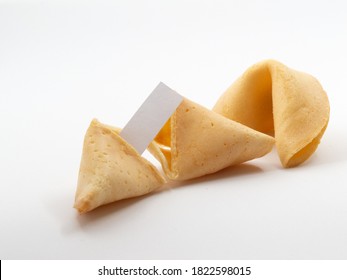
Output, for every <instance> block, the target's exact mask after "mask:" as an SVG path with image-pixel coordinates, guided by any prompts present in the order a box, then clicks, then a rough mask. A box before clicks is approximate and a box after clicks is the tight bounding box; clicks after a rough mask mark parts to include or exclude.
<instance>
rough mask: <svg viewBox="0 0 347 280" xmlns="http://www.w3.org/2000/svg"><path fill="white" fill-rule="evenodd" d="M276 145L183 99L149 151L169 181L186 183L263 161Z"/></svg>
mask: <svg viewBox="0 0 347 280" xmlns="http://www.w3.org/2000/svg"><path fill="white" fill-rule="evenodd" d="M273 145H274V139H273V137H270V136H268V135H266V134H263V133H261V132H258V131H255V130H253V129H251V128H249V127H246V126H244V125H242V124H240V123H237V122H235V121H232V120H229V119H227V118H225V117H223V116H221V115H219V114H217V113H215V112H213V111H211V110H208V109H206V108H204V107H203V106H201V105H199V104H196V103H194V102H192V101H190V100H188V99H184V101H183V102H182V103H181V105H180V106H179V107H178V108H177V110H176V112H175V113H174V114H173V116H172V117H171V118H170V120H169V122H168V123H167V124H166V125H165V126H164V127H163V129H162V130H161V131H160V133H159V134H158V135H157V137H156V138H155V140H154V141H153V142H152V144H151V145H150V148H149V150H150V151H151V152H152V154H153V155H154V156H155V157H156V158H157V159H159V160H160V161H161V163H162V166H163V169H164V171H165V174H166V175H167V176H168V177H169V178H170V179H174V180H186V179H191V178H196V177H199V176H203V175H205V174H210V173H214V172H216V171H218V170H221V169H223V168H225V167H228V166H231V165H235V164H239V163H242V162H245V161H248V160H251V159H254V158H258V157H261V156H263V155H265V154H266V153H268V152H270V151H271V149H272V147H273Z"/></svg>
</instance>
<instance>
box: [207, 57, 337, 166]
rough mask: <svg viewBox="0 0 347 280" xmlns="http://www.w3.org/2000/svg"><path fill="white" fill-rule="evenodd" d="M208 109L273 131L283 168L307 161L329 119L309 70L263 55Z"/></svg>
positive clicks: (322, 95)
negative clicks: (264, 59) (262, 57)
mask: <svg viewBox="0 0 347 280" xmlns="http://www.w3.org/2000/svg"><path fill="white" fill-rule="evenodd" d="M213 110H214V111H215V112H217V113H219V114H221V115H223V116H225V117H227V118H229V119H232V120H234V121H237V122H239V123H242V124H244V125H246V126H249V127H251V128H253V129H255V130H257V131H260V132H263V133H266V134H269V135H275V139H276V148H277V152H278V154H279V157H280V160H281V163H282V165H283V166H284V167H292V166H296V165H299V164H301V163H302V162H304V161H305V160H307V159H308V158H309V157H310V156H311V155H312V154H313V152H314V151H315V150H316V148H317V146H318V144H319V142H320V139H321V137H322V136H323V134H324V131H325V129H326V127H327V125H328V121H329V110H330V109H329V101H328V97H327V95H326V93H325V92H324V90H323V88H322V87H321V85H320V84H319V82H318V81H317V80H316V79H315V78H314V77H312V76H311V75H309V74H306V73H303V72H299V71H296V70H293V69H290V68H288V67H287V66H285V65H283V64H281V63H279V62H277V61H274V60H267V61H263V62H260V63H258V64H255V65H254V66H252V67H250V68H249V69H248V70H247V71H246V72H245V73H244V74H243V75H242V76H241V77H240V78H239V79H238V80H236V82H234V83H233V84H232V85H231V86H230V87H229V88H228V89H227V90H226V92H225V93H224V94H223V95H222V96H221V97H220V98H219V100H218V101H217V103H216V105H215V106H214V108H213Z"/></svg>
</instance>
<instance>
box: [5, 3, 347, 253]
mask: <svg viewBox="0 0 347 280" xmlns="http://www.w3.org/2000/svg"><path fill="white" fill-rule="evenodd" d="M344 3H345V1H333V0H331V1H241V0H239V1H218V0H216V1H125V0H124V1H81V2H77V1H51V2H44V1H2V0H0V179H1V180H0V259H75V258H76V259H168V258H170V259H192V258H197V259H340V258H344V259H346V258H347V184H346V181H347V180H346V171H347V170H346V168H347V164H346V160H347V131H346V119H347V112H346V108H347V106H346V105H347V104H346V101H347V98H346V95H347V83H346V77H347V68H346V65H347V17H346V9H347V7H346V4H344ZM267 58H273V59H277V60H279V61H281V62H283V63H284V64H286V65H288V66H289V67H292V68H294V69H297V70H302V71H305V72H308V73H310V74H312V75H314V76H315V77H317V78H318V79H319V80H320V82H321V84H322V85H323V87H324V88H325V90H326V91H327V93H328V96H329V99H330V103H331V118H330V123H329V126H328V129H327V131H326V134H325V135H324V137H323V139H322V143H321V145H320V146H319V148H318V150H317V152H316V153H315V154H314V156H313V157H312V158H311V159H310V160H309V161H307V163H305V164H304V165H302V166H300V167H298V168H293V169H288V170H284V169H282V168H281V166H280V163H279V160H278V158H277V155H276V153H275V151H274V152H273V153H271V154H269V155H267V156H265V157H264V158H262V159H258V160H254V161H251V162H249V163H247V164H243V165H240V166H238V167H234V168H228V169H226V170H224V171H221V172H219V173H217V174H214V175H211V176H207V177H203V178H200V179H196V180H192V181H189V182H185V183H184V184H169V185H168V186H167V188H166V189H165V190H163V191H161V192H157V193H155V194H152V195H148V196H145V197H141V198H135V199H129V200H125V201H120V202H117V203H114V204H111V205H108V206H105V207H102V208H100V209H98V210H95V211H93V212H91V213H90V214H86V215H82V216H80V215H78V214H77V213H76V211H75V209H73V208H72V205H73V201H74V193H75V188H76V182H77V175H78V169H79V161H80V156H81V150H82V143H83V137H84V133H85V131H86V129H87V127H88V125H89V122H90V121H91V119H92V118H94V117H96V118H98V119H99V120H100V121H102V122H104V123H108V124H112V125H115V126H119V127H123V126H124V125H125V124H126V122H127V120H128V119H129V118H130V117H131V116H132V114H133V113H134V112H135V111H136V109H137V108H138V107H139V106H140V104H141V103H142V102H143V101H144V99H145V98H146V96H147V95H148V94H149V93H150V92H151V91H152V89H153V88H154V87H155V86H156V85H157V83H158V82H159V81H163V82H165V83H166V84H168V85H169V86H170V87H172V88H174V89H176V90H177V91H178V92H179V93H181V94H182V95H184V96H186V97H188V98H190V99H191V100H193V101H195V102H197V103H200V104H202V105H204V106H206V107H208V108H211V107H212V106H213V105H214V103H215V102H216V101H217V99H218V97H219V96H220V95H221V94H222V93H223V91H224V90H225V89H226V88H227V87H228V86H229V85H230V84H231V83H232V82H233V81H234V80H235V79H236V78H237V77H238V76H240V75H241V74H242V73H243V72H244V70H246V69H247V68H248V67H249V66H251V65H252V64H254V63H256V62H258V61H260V60H263V59H267Z"/></svg>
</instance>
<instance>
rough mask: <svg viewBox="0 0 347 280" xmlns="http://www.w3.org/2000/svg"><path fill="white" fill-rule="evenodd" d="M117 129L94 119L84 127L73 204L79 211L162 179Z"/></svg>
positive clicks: (150, 188) (148, 187)
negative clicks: (85, 131) (85, 130)
mask: <svg viewBox="0 0 347 280" xmlns="http://www.w3.org/2000/svg"><path fill="white" fill-rule="evenodd" d="M118 133H119V129H116V128H112V127H110V126H107V125H103V124H101V123H100V122H98V121H97V120H93V121H92V122H91V124H90V126H89V128H88V130H87V133H86V135H85V138H84V145H83V152H82V159H81V165H80V171H79V177H78V184H77V191H76V197H75V205H74V207H75V208H76V209H77V210H78V211H79V212H80V213H84V212H88V211H90V210H92V209H94V208H96V207H98V206H100V205H103V204H107V203H110V202H114V201H117V200H120V199H124V198H130V197H135V196H140V195H144V194H147V193H150V192H152V191H153V190H155V189H156V188H158V187H160V186H161V185H162V184H164V182H165V179H164V178H163V177H162V176H161V175H160V174H159V172H158V170H157V169H156V168H155V167H154V166H153V165H152V164H151V163H150V162H149V161H147V160H146V159H144V158H143V157H141V155H139V154H138V153H137V151H136V150H135V149H134V148H133V147H132V146H131V145H130V144H128V143H127V142H126V141H125V140H124V139H123V138H121V137H120V136H119V134H118Z"/></svg>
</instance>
